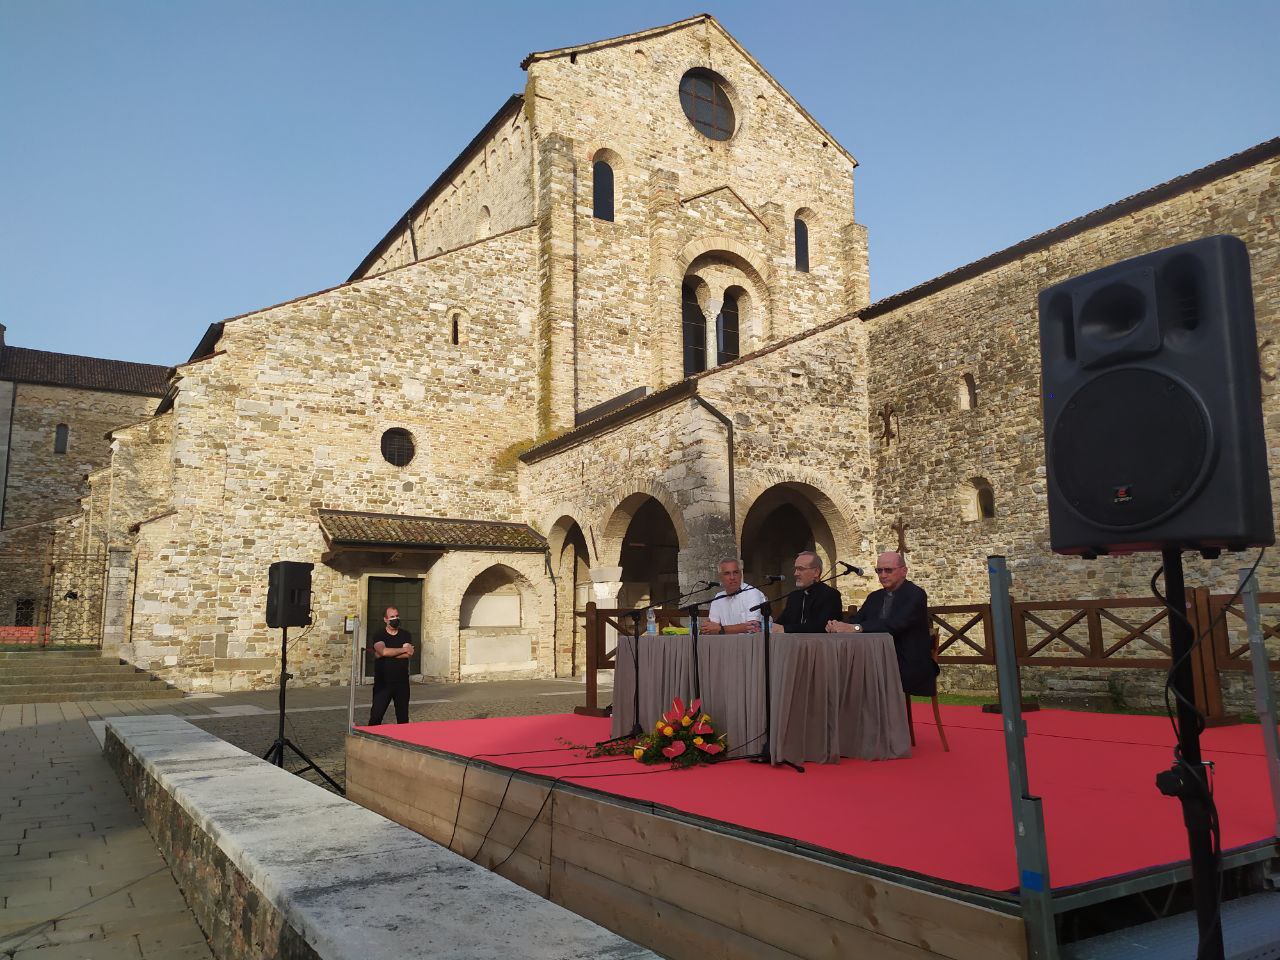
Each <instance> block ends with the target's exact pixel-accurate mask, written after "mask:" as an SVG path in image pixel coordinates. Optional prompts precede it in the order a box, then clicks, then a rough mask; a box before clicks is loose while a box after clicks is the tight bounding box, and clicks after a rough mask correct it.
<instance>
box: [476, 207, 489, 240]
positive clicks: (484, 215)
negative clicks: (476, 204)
mask: <svg viewBox="0 0 1280 960" xmlns="http://www.w3.org/2000/svg"><path fill="white" fill-rule="evenodd" d="M491 220H492V218H491V217H490V215H489V208H488V207H481V208H480V220H479V222H478V223H477V224H476V239H477V240H483V239H484V238H485V237H487V236H489V231H490V226H489V224H490V222H491Z"/></svg>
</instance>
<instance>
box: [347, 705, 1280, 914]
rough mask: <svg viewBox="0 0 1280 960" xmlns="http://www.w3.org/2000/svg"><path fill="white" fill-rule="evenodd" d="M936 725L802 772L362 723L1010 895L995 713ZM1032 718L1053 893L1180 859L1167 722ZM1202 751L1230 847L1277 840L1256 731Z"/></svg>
mask: <svg viewBox="0 0 1280 960" xmlns="http://www.w3.org/2000/svg"><path fill="white" fill-rule="evenodd" d="M922 713H924V711H917V714H918V715H919V714H922ZM942 717H943V723H944V724H945V725H946V730H947V735H948V737H949V739H950V743H951V752H950V753H944V752H943V751H942V748H941V745H940V743H939V740H938V737H937V733H936V730H935V728H934V726H933V724H932V722H930V721H924V722H922V720H923V718H922V717H921V716H917V720H916V732H917V738H918V739H919V745H918V746H917V747H916V749H915V753H914V756H913V757H912V758H911V759H909V760H892V761H882V762H868V761H859V760H844V761H842V762H841V763H839V764H834V765H828V764H810V765H808V766H807V768H806V772H805V773H804V774H797V773H795V772H793V771H791V770H788V769H786V768H781V767H776V768H775V767H768V766H765V765H762V764H755V763H747V762H727V763H721V764H718V765H716V766H713V767H700V768H698V767H695V768H693V769H689V770H680V771H671V770H668V769H666V768H665V767H645V766H641V765H640V764H638V763H637V762H635V761H634V760H632V759H631V758H629V757H625V758H618V757H610V758H598V759H590V758H586V757H585V756H584V755H583V751H581V750H573V749H569V748H566V747H565V745H564V744H563V743H561V742H560V741H561V740H562V739H563V740H567V741H569V742H571V743H578V744H586V743H594V742H595V741H597V740H601V739H603V738H605V737H607V736H608V734H609V722H608V721H607V720H601V719H594V718H588V717H579V716H573V715H565V716H540V717H509V718H500V719H487V720H458V721H443V722H437V723H413V724H407V725H404V726H395V725H387V726H382V727H372V728H359V729H360V730H361V732H364V733H368V734H372V735H376V736H379V737H383V738H388V739H392V740H397V741H401V742H403V743H406V744H410V745H413V746H416V747H423V748H428V749H429V750H432V751H438V752H440V753H444V754H450V755H453V756H455V757H460V758H467V759H474V760H478V761H482V762H483V763H485V764H486V765H492V766H498V767H505V768H513V769H519V770H521V771H525V772H526V773H528V774H532V775H534V776H542V777H547V778H559V779H560V780H562V781H563V782H565V783H566V784H572V785H573V786H575V787H578V788H584V789H587V790H596V791H603V792H605V793H608V794H612V795H614V796H617V797H622V798H627V799H629V800H633V801H638V802H640V803H645V804H655V805H658V806H660V807H663V808H667V809H669V810H676V811H681V812H683V813H686V814H690V815H693V816H695V817H705V818H707V819H708V820H712V821H718V822H719V823H722V824H728V825H731V826H735V827H739V828H744V829H745V830H747V831H756V832H759V833H763V834H768V835H770V836H771V837H774V838H788V839H793V840H795V841H799V842H800V843H802V844H807V845H812V846H814V847H818V848H822V849H824V850H828V851H834V852H836V853H839V854H845V855H848V856H851V857H854V858H857V859H858V860H860V861H864V862H865V861H870V862H872V863H875V864H880V865H884V866H887V867H891V868H894V869H896V870H901V871H908V872H910V873H912V874H918V875H923V876H926V877H930V878H934V879H936V880H938V881H942V882H944V883H949V884H959V885H963V886H965V887H969V888H978V889H981V890H987V891H1011V890H1015V889H1016V886H1017V875H1018V874H1017V867H1016V863H1015V859H1014V843H1013V828H1012V825H1011V817H1010V805H1009V782H1008V775H1007V773H1006V769H1005V753H1004V740H1003V736H1002V734H1001V729H1000V717H999V716H998V715H992V714H984V713H982V712H981V710H980V709H979V708H978V707H957V706H944V707H943V708H942ZM1026 721H1027V726H1028V731H1029V736H1028V738H1027V756H1028V764H1029V767H1030V782H1031V790H1032V792H1033V793H1034V794H1037V795H1039V796H1041V797H1042V798H1043V800H1044V811H1045V817H1046V821H1047V833H1048V849H1049V860H1050V867H1049V875H1050V879H1051V881H1052V886H1053V888H1054V890H1055V891H1057V890H1062V889H1065V888H1070V887H1077V886H1080V885H1084V884H1091V883H1094V882H1096V881H1101V880H1106V879H1109V878H1116V877H1119V876H1122V875H1129V874H1135V873H1140V872H1143V871H1147V870H1150V869H1152V868H1157V867H1161V866H1164V865H1168V864H1174V863H1179V862H1182V861H1185V860H1186V859H1187V846H1186V845H1187V840H1186V832H1185V829H1184V827H1183V824H1182V814H1181V808H1180V806H1179V804H1178V803H1177V802H1176V801H1174V800H1170V799H1168V798H1165V797H1162V796H1160V794H1159V793H1157V792H1156V789H1155V785H1154V777H1155V774H1156V772H1157V771H1159V770H1161V769H1164V768H1166V767H1168V765H1169V764H1170V762H1171V757H1172V754H1171V746H1172V743H1173V739H1174V738H1173V731H1172V729H1171V727H1170V724H1169V722H1168V720H1166V719H1163V718H1156V717H1134V716H1124V715H1115V714H1087V713H1076V712H1068V711H1056V710H1042V711H1039V712H1036V713H1029V714H1027V715H1026ZM1203 745H1204V755H1205V757H1206V759H1210V760H1213V761H1215V763H1216V775H1215V787H1216V799H1217V804H1218V809H1219V812H1220V816H1221V822H1222V846H1223V850H1224V851H1230V850H1232V849H1233V848H1240V847H1245V846H1249V845H1256V844H1259V843H1261V842H1266V841H1268V840H1274V814H1273V811H1272V807H1271V796H1270V789H1269V786H1268V782H1267V773H1266V769H1265V767H1264V758H1263V744H1262V737H1261V734H1260V731H1259V729H1258V727H1257V726H1234V727H1223V728H1217V729H1213V730H1209V731H1207V732H1206V733H1205V734H1204V737H1203ZM730 746H731V750H732V745H730Z"/></svg>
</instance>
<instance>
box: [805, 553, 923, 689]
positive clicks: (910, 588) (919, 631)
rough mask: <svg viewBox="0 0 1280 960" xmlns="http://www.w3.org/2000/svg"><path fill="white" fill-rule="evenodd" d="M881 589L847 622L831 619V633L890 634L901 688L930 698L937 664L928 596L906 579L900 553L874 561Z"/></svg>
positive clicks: (905, 569) (881, 555)
mask: <svg viewBox="0 0 1280 960" xmlns="http://www.w3.org/2000/svg"><path fill="white" fill-rule="evenodd" d="M876 577H877V579H879V581H880V587H881V589H879V590H876V591H874V592H872V594H871V595H870V596H869V597H867V601H866V603H864V604H863V605H862V607H861V608H860V609H859V610H858V612H857V613H855V614H854V615H853V616H852V617H850V618H849V619H848V620H847V621H842V620H839V619H835V618H833V619H832V620H831V622H830V623H828V624H827V630H828V631H829V632H831V633H864V632H865V633H889V634H892V635H893V645H894V647H895V649H896V650H897V652H898V672H899V673H900V674H902V689H903V692H904V693H909V694H911V695H912V696H916V697H931V696H933V695H934V694H935V693H936V692H937V689H938V665H937V664H936V663H935V662H934V660H933V649H932V647H933V644H932V643H931V642H930V640H929V597H928V595H927V594H925V592H924V590H922V589H921V588H920V587H918V586H916V585H915V584H914V583H912V582H911V581H910V580H908V579H907V562H906V561H905V560H904V559H903V558H902V554H900V553H882V554H880V556H879V558H878V559H877V560H876Z"/></svg>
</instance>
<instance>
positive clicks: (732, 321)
mask: <svg viewBox="0 0 1280 960" xmlns="http://www.w3.org/2000/svg"><path fill="white" fill-rule="evenodd" d="M737 359H738V297H737V295H736V294H732V293H726V294H725V295H724V306H723V307H721V308H720V315H719V316H717V317H716V364H717V365H719V364H722V363H728V362H729V361H730V360H737Z"/></svg>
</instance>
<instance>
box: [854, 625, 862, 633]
mask: <svg viewBox="0 0 1280 960" xmlns="http://www.w3.org/2000/svg"><path fill="white" fill-rule="evenodd" d="M853 632H854V633H861V632H862V624H860V623H855V624H854V625H853Z"/></svg>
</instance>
